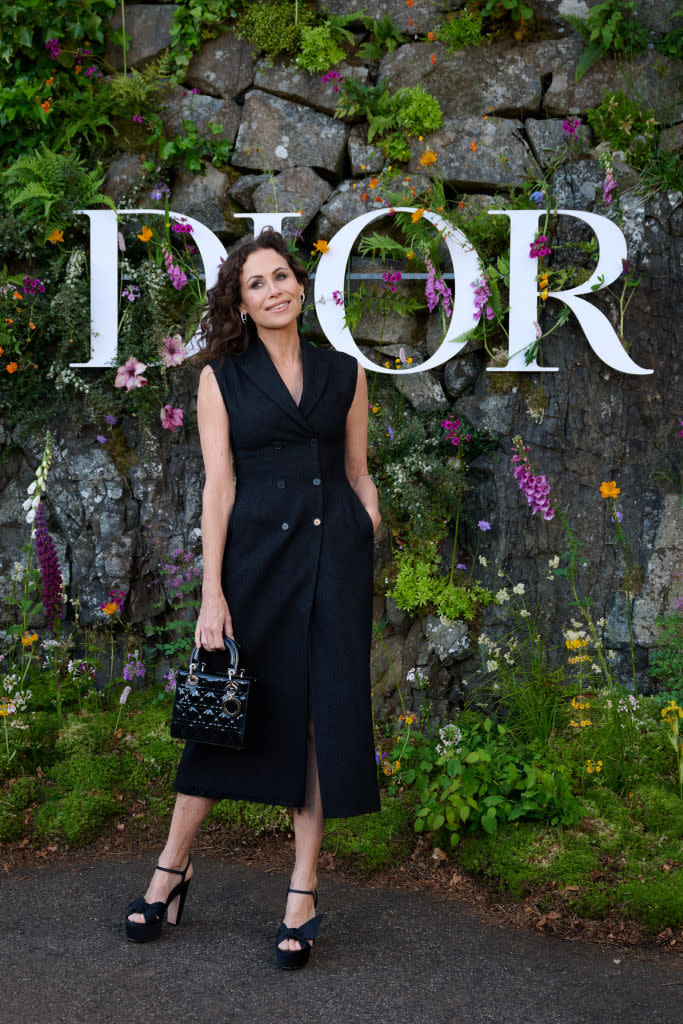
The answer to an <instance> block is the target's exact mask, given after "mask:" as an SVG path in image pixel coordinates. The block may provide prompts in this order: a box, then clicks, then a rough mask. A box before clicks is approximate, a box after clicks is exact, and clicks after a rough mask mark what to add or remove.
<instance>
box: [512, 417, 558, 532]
mask: <svg viewBox="0 0 683 1024" xmlns="http://www.w3.org/2000/svg"><path fill="white" fill-rule="evenodd" d="M514 441H515V447H514V448H513V449H512V450H513V452H514V455H513V456H512V461H513V462H515V463H517V465H516V466H515V468H514V470H513V473H514V475H515V479H516V481H517V483H518V484H519V487H520V490H521V491H522V492H523V493H524V496H525V498H526V500H527V501H528V502H529V504H530V505H531V512H532V515H536V513H537V512H542V513H543V518H544V519H554V518H555V509H554V508H551V505H550V498H549V497H548V495H549V494H550V484H549V483H548V482H547V480H546V478H545V476H542V475H534V474H533V473H532V472H531V465H530V463H529V455H528V451H529V447H528V446H526V447H525V446H524V444H523V443H522V439H521V437H517V438H515V439H514Z"/></svg>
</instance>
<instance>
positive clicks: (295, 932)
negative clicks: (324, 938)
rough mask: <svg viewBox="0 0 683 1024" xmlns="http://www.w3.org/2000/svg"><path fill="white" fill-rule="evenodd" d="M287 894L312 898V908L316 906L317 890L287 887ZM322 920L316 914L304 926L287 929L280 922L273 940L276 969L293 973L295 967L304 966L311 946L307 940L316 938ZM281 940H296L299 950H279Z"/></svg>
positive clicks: (320, 915) (321, 916)
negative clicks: (301, 894)
mask: <svg viewBox="0 0 683 1024" xmlns="http://www.w3.org/2000/svg"><path fill="white" fill-rule="evenodd" d="M287 892H288V893H290V892H300V893H303V894H304V896H312V897H313V906H314V907H317V906H318V890H317V889H292V887H291V886H288V887H287ZM322 919H323V915H322V914H316V915H315V917H311V918H310V919H309V920H308V921H306V922H304V924H302V925H299V927H298V928H289V927H288V926H287V925H286V924H285V923H284V921H283V922H282V924H281V925H280V927H279V929H278V933H277V939H276V940H275V946H276V949H277V965H278V967H282V968H283V969H284V970H286V971H293V970H295V969H296V968H297V967H305V966H306V964H307V963H308V958H309V957H310V955H311V946H310V943H309V941H308V940H309V939H315V938H316V936H317V934H318V932H319V931H320V925H321V923H322ZM283 939H296V940H297V942H300V943H301V949H280V943H281V942H282V940H283Z"/></svg>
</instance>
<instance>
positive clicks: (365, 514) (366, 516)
mask: <svg viewBox="0 0 683 1024" xmlns="http://www.w3.org/2000/svg"><path fill="white" fill-rule="evenodd" d="M349 489H350V491H351V494H352V495H353V500H354V502H355V503H356V505H357V507H358V508H359V509H360V512H361V515H362V516H363V519H364V520H365V522H366V524H367V526H368V528H369V530H370V536H371V537H372V536H374V533H375V527H374V524H373V522H372V516H371V515H370V513H369V512H368V510H367V509H366V507H365V505H364V504H363V502H362V501H361V500H360V498H359V497H358V495H357V494H356V492H355V491H354V489H353V487H351V485H350V484H349Z"/></svg>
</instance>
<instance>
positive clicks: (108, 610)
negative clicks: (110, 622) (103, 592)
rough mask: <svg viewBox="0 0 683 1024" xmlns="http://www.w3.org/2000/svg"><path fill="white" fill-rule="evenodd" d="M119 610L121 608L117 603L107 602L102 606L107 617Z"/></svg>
mask: <svg viewBox="0 0 683 1024" xmlns="http://www.w3.org/2000/svg"><path fill="white" fill-rule="evenodd" d="M118 610H119V606H118V605H117V603H116V601H107V603H106V604H103V605H102V611H103V612H104V614H105V615H113V614H114V613H115V612H117V611H118Z"/></svg>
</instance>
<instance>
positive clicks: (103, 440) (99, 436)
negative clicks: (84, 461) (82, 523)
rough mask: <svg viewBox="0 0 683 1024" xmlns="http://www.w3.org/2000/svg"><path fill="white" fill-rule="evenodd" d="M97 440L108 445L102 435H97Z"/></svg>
mask: <svg viewBox="0 0 683 1024" xmlns="http://www.w3.org/2000/svg"><path fill="white" fill-rule="evenodd" d="M97 440H98V441H99V442H100V444H106V443H107V439H106V437H104V436H103V435H102V434H98V435H97Z"/></svg>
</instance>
